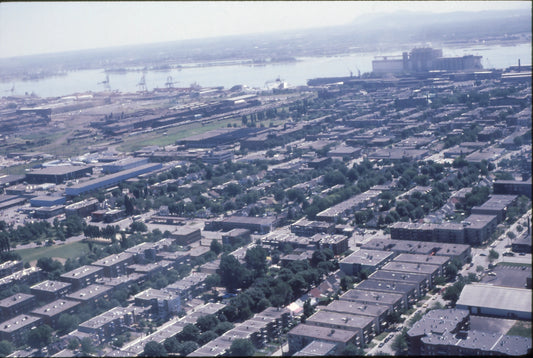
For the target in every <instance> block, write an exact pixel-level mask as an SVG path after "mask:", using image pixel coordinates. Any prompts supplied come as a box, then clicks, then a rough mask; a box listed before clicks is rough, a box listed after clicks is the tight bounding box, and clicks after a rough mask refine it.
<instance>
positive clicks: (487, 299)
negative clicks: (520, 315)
mask: <svg viewBox="0 0 533 358" xmlns="http://www.w3.org/2000/svg"><path fill="white" fill-rule="evenodd" d="M456 306H457V307H459V306H461V307H485V308H492V309H503V310H508V311H518V312H529V313H531V290H530V289H527V288H515V287H502V286H493V285H490V284H484V283H473V284H469V285H465V287H464V288H463V291H462V292H461V295H460V296H459V300H457V303H456Z"/></svg>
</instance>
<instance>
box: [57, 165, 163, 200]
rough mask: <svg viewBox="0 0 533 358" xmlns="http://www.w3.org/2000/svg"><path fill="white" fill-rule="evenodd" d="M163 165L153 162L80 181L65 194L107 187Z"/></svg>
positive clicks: (73, 194)
mask: <svg viewBox="0 0 533 358" xmlns="http://www.w3.org/2000/svg"><path fill="white" fill-rule="evenodd" d="M162 167H163V166H162V164H161V163H151V164H145V165H141V166H139V167H136V168H132V169H128V170H123V171H120V172H118V173H115V174H109V175H106V176H104V177H101V178H97V179H93V180H89V181H86V182H83V183H79V184H76V185H73V186H70V187H67V188H66V189H65V194H66V195H68V196H76V195H80V194H83V193H87V192H89V191H92V190H97V189H100V188H106V187H110V186H113V185H116V184H118V183H120V182H122V181H124V180H126V179H130V178H134V177H136V176H138V175H141V174H146V173H150V172H152V171H154V170H157V169H161V168H162Z"/></svg>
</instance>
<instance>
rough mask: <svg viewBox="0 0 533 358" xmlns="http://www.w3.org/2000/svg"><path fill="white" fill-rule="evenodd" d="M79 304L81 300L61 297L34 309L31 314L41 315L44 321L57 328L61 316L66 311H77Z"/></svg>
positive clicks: (71, 312)
mask: <svg viewBox="0 0 533 358" xmlns="http://www.w3.org/2000/svg"><path fill="white" fill-rule="evenodd" d="M79 305H80V302H78V301H73V300H67V299H59V300H55V301H53V302H50V303H49V304H46V305H44V306H41V307H39V308H36V309H34V310H33V311H31V314H33V315H35V316H38V317H41V318H42V319H43V323H46V324H47V325H49V326H50V327H52V328H55V329H57V322H58V320H59V316H61V315H62V314H64V313H68V314H73V313H75V312H76V309H77V307H78V306H79Z"/></svg>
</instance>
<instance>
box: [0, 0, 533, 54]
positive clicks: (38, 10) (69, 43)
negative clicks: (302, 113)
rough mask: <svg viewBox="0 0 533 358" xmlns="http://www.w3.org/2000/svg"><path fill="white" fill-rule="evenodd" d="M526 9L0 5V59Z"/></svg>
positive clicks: (333, 4)
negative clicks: (397, 14)
mask: <svg viewBox="0 0 533 358" xmlns="http://www.w3.org/2000/svg"><path fill="white" fill-rule="evenodd" d="M503 9H523V10H524V11H529V12H531V2H530V1H331V0H328V1H169V2H166V1H139V2H130V1H118V2H114V1H102V2H96V1H88V2H78V1H74V2H64V1H61V2H16V1H15V2H0V57H1V58H5V57H14V56H25V55H32V54H42V53H54V52H63V51H72V50H81V49H93V48H105V47H113V46H122V45H134V44H144V43H154V42H167V41H176V40H185V39H194V38H207V37H217V36H226V35H239V34H257V33H267V32H279V31H285V30H296V29H306V28H316V27H325V26H335V25H344V24H347V23H350V22H352V21H354V19H355V18H357V17H359V16H364V15H365V14H376V13H390V12H394V11H398V10H410V11H417V10H418V11H426V12H427V11H430V12H437V13H445V12H452V11H481V10H503Z"/></svg>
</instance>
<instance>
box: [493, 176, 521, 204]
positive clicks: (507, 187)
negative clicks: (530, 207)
mask: <svg viewBox="0 0 533 358" xmlns="http://www.w3.org/2000/svg"><path fill="white" fill-rule="evenodd" d="M492 186H493V189H494V194H507V195H509V194H510V195H525V196H527V197H528V198H529V199H530V200H531V177H529V179H528V180H526V181H518V180H495V181H494V183H493V185H492Z"/></svg>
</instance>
